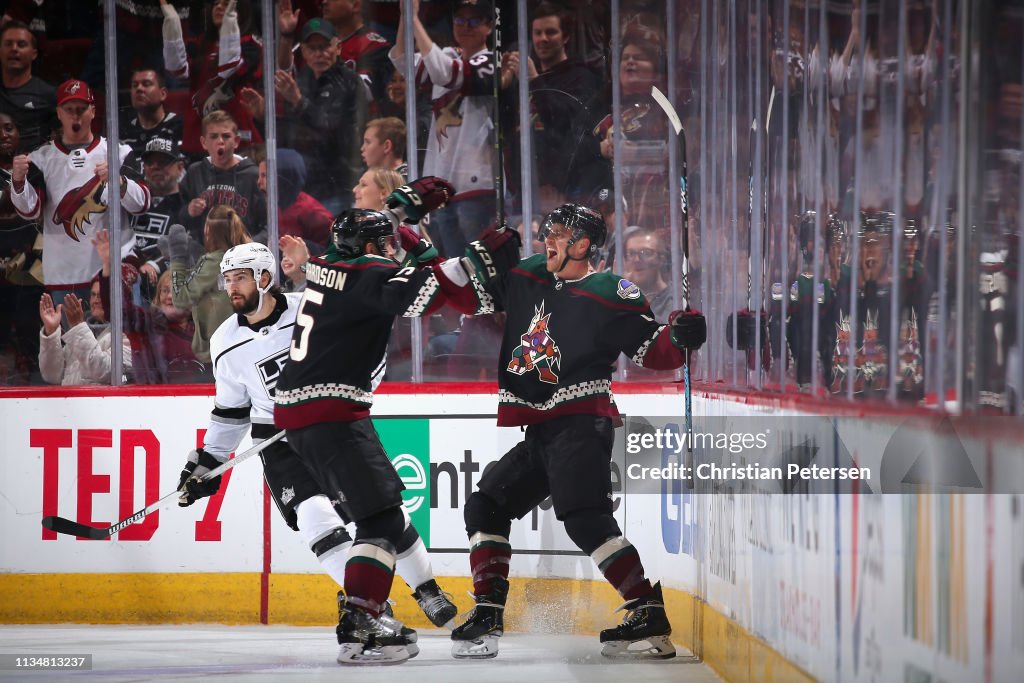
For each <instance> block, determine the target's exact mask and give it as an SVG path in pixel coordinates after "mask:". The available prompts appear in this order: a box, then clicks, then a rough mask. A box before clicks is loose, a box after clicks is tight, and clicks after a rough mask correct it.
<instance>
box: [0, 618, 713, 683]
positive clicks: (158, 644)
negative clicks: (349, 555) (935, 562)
mask: <svg viewBox="0 0 1024 683" xmlns="http://www.w3.org/2000/svg"><path fill="white" fill-rule="evenodd" d="M419 633H420V637H419V646H420V654H419V656H418V657H416V658H415V659H413V660H410V661H409V662H407V663H405V664H400V665H396V666H383V667H349V666H345V667H342V666H340V665H339V664H337V663H336V662H335V661H334V656H335V654H336V650H337V645H336V644H335V640H334V630H333V629H332V628H330V627H323V626H317V627H295V626H216V625H205V624H203V625H167V626H157V625H119V626H107V625H97V626H93V625H89V626H83V625H45V626H39V625H32V626H28V625H25V626H21V625H19V626H14V625H3V626H0V654H7V655H10V654H15V653H17V654H22V655H36V656H41V655H72V654H74V655H82V654H91V655H92V656H93V665H92V666H93V668H92V670H91V671H79V672H67V671H11V670H6V671H0V681H103V683H128V682H132V683H134V682H136V681H137V682H140V683H141V682H143V681H200V680H201V681H206V680H212V679H216V680H218V681H232V682H234V681H253V682H255V681H259V682H261V683H277V682H278V681H332V682H333V683H336V682H337V681H340V680H346V681H395V680H399V677H403V678H404V677H408V678H407V679H406V680H409V681H416V683H433V682H435V681H436V682H441V681H444V682H446V683H458V682H459V681H469V682H471V683H481V682H486V683H499V682H501V681H514V682H515V683H546V682H548V681H551V682H554V681H587V682H590V681H617V682H619V681H623V680H625V681H630V680H633V681H642V682H643V683H657V682H658V681H676V682H679V681H700V682H705V681H718V680H720V679H719V678H718V677H717V676H715V674H714V673H712V671H711V670H710V669H709V668H707V667H706V666H704V665H703V664H693V663H687V662H685V661H683V660H681V659H679V658H678V657H677V658H676V659H674V660H664V661H646V662H620V661H612V660H608V659H606V658H604V657H602V656H601V655H600V650H601V646H600V644H599V643H598V640H597V637H596V636H553V635H550V634H543V635H537V634H520V633H509V634H506V635H505V636H504V637H503V638H502V639H501V652H500V653H499V655H498V657H497V658H496V659H490V660H483V661H468V662H467V661H455V660H454V659H452V657H451V640H450V639H449V635H448V632H447V631H437V630H430V631H427V630H422V631H420V632H419ZM680 653H681V654H682V653H683V651H682V650H681V651H680Z"/></svg>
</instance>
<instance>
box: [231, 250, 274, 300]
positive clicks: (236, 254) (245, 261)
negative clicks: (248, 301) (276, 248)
mask: <svg viewBox="0 0 1024 683" xmlns="http://www.w3.org/2000/svg"><path fill="white" fill-rule="evenodd" d="M240 269H245V270H251V271H252V277H253V279H254V280H256V291H258V292H259V293H260V298H259V301H258V302H257V304H256V310H259V309H260V308H261V307H262V306H263V295H264V294H266V293H267V292H269V291H270V288H271V287H273V286H274V281H275V280H276V279H277V259H276V258H274V252H272V251H271V250H270V249H269V248H268V247H267V246H266V245H265V244H260V243H259V242H248V243H246V244H238V245H236V246H233V247H231V248H230V249H228V250H227V251H226V252H224V258H222V259H221V260H220V275H221V279H222V280H223V278H224V274H225V273H227V272H229V271H232V270H240ZM265 272H266V273H270V281H269V282H268V283H267V286H266V287H260V280H262V279H263V273H265Z"/></svg>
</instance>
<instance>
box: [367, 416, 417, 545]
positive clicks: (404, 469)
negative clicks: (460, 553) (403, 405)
mask: <svg viewBox="0 0 1024 683" xmlns="http://www.w3.org/2000/svg"><path fill="white" fill-rule="evenodd" d="M373 426H374V427H376V429H377V434H379V435H380V442H381V444H382V445H383V446H384V451H385V452H386V453H387V454H388V457H390V458H391V463H392V464H393V465H394V466H395V471H396V472H398V476H399V477H400V478H401V479H402V483H403V484H405V491H403V492H402V500H403V503H402V506H403V507H404V508H405V511H406V512H408V513H409V517H410V519H412V524H413V526H415V527H416V531H418V532H419V533H420V536H421V537H422V538H423V543H424V544H426V546H427V547H428V548H429V547H430V420H417V419H394V420H391V419H387V418H376V419H375V420H374V421H373Z"/></svg>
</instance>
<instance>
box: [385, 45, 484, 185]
mask: <svg viewBox="0 0 1024 683" xmlns="http://www.w3.org/2000/svg"><path fill="white" fill-rule="evenodd" d="M390 55H391V61H392V63H393V64H394V65H395V68H397V69H398V70H399V71H400V72H401V71H403V70H404V69H405V55H404V54H403V55H402V56H400V57H395V56H394V48H392V52H391V53H390ZM415 65H416V84H417V85H426V84H430V85H431V86H432V88H431V94H430V97H431V106H432V107H433V110H434V118H433V121H432V123H431V126H430V140H428V141H427V155H426V158H425V160H424V162H423V174H424V175H436V176H441V177H442V178H447V179H448V180H449V181H450V182H451V183H452V185H454V186H455V191H456V192H457V195H456V196H458V195H464V194H468V193H472V192H481V191H491V192H493V191H494V122H493V120H492V118H491V112H492V109H493V106H494V105H493V102H492V100H493V98H494V56H493V53H492V52H491V51H490V50H486V49H484V50H481V51H480V52H477V53H476V54H475V55H473V56H471V57H469V58H468V59H466V58H464V57H463V56H462V55H461V53H459V52H458V51H457V50H456V49H455V48H453V47H446V48H440V47H438V46H437V45H434V47H433V48H432V49H431V50H430V51H429V52H428V53H427V54H426V56H421V55H420V54H419V53H417V54H416V56H415Z"/></svg>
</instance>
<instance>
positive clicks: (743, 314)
mask: <svg viewBox="0 0 1024 683" xmlns="http://www.w3.org/2000/svg"><path fill="white" fill-rule="evenodd" d="M732 318H733V315H732V314H731V313H730V314H729V317H728V318H726V320H725V340H726V341H727V342H728V343H729V346H730V347H732V348H734V349H736V350H737V351H752V350H753V349H754V344H755V342H756V340H757V337H756V334H757V323H756V322H755V320H754V312H753V311H751V310H750V309H749V308H744V309H743V310H742V311H738V312H737V313H736V338H735V339H733V336H732V324H733V323H732ZM761 344H762V345H764V346H767V345H768V314H767V313H766V312H764V311H761Z"/></svg>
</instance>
